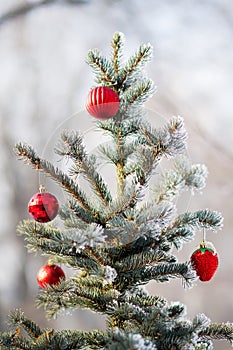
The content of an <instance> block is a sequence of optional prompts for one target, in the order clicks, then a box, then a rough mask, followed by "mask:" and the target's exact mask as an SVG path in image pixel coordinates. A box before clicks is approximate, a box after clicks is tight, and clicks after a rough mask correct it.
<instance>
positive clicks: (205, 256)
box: [190, 242, 218, 282]
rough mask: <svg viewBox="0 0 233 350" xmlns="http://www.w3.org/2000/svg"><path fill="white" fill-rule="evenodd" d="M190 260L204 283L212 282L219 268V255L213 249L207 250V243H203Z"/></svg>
mask: <svg viewBox="0 0 233 350" xmlns="http://www.w3.org/2000/svg"><path fill="white" fill-rule="evenodd" d="M190 260H191V263H192V266H193V268H194V269H195V270H196V273H197V276H198V277H199V279H200V280H201V281H202V282H207V281H209V280H211V278H212V277H213V276H214V274H215V272H216V270H217V267H218V255H217V253H216V252H215V251H214V250H213V249H211V248H207V247H206V244H205V242H202V243H201V244H200V248H199V249H197V250H195V251H194V252H193V254H192V256H191V258H190Z"/></svg>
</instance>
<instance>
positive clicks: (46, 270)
mask: <svg viewBox="0 0 233 350" xmlns="http://www.w3.org/2000/svg"><path fill="white" fill-rule="evenodd" d="M64 279H65V274H64V271H63V270H62V269H61V268H60V267H59V266H57V265H44V266H42V267H41V268H40V270H39V271H38V273H37V282H38V284H39V286H40V287H41V288H46V287H47V285H49V286H54V285H57V284H59V283H60V282H61V281H62V280H64Z"/></svg>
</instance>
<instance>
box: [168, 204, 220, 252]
mask: <svg viewBox="0 0 233 350" xmlns="http://www.w3.org/2000/svg"><path fill="white" fill-rule="evenodd" d="M222 221H223V217H222V215H221V214H220V213H219V212H217V211H211V210H209V209H204V210H199V211H196V212H194V213H190V212H186V213H184V214H181V215H179V216H178V217H177V218H176V219H175V221H174V222H173V224H172V225H171V226H170V227H168V228H167V229H165V230H164V231H163V233H162V234H163V235H165V237H166V239H167V240H168V242H171V243H172V244H174V246H175V247H176V248H177V249H179V248H181V246H182V243H184V242H189V241H190V240H192V239H193V237H194V234H195V230H196V229H199V230H200V229H203V228H206V229H208V230H212V231H215V230H217V229H219V228H221V227H222Z"/></svg>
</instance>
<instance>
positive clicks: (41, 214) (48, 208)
mask: <svg viewBox="0 0 233 350" xmlns="http://www.w3.org/2000/svg"><path fill="white" fill-rule="evenodd" d="M58 210H59V203H58V200H57V198H56V197H55V196H54V195H52V194H51V193H48V192H39V193H36V194H34V196H33V197H32V198H31V199H30V201H29V203H28V211H29V214H30V215H31V216H32V217H33V219H35V220H36V221H38V222H42V223H45V222H49V221H51V220H53V219H54V218H55V217H56V216H57V213H58Z"/></svg>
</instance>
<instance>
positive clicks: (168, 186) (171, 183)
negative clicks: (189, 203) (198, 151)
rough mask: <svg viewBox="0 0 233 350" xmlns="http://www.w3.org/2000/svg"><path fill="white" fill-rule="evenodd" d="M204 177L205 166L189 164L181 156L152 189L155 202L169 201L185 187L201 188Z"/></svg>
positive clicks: (205, 173)
mask: <svg viewBox="0 0 233 350" xmlns="http://www.w3.org/2000/svg"><path fill="white" fill-rule="evenodd" d="M206 177H207V169H206V166H204V165H201V164H195V165H189V164H188V162H187V160H186V159H183V158H182V159H180V160H178V161H176V163H175V167H174V169H172V170H170V171H168V172H167V173H165V174H164V175H163V176H162V178H161V180H160V182H159V183H158V184H157V185H156V188H155V189H154V191H155V194H156V198H155V200H156V203H158V204H159V203H160V202H162V201H164V200H165V201H168V200H169V201H171V200H173V198H175V197H176V196H178V195H179V194H180V192H181V191H183V190H185V189H190V190H191V191H192V192H194V191H199V190H202V189H203V188H204V187H205V181H206Z"/></svg>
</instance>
